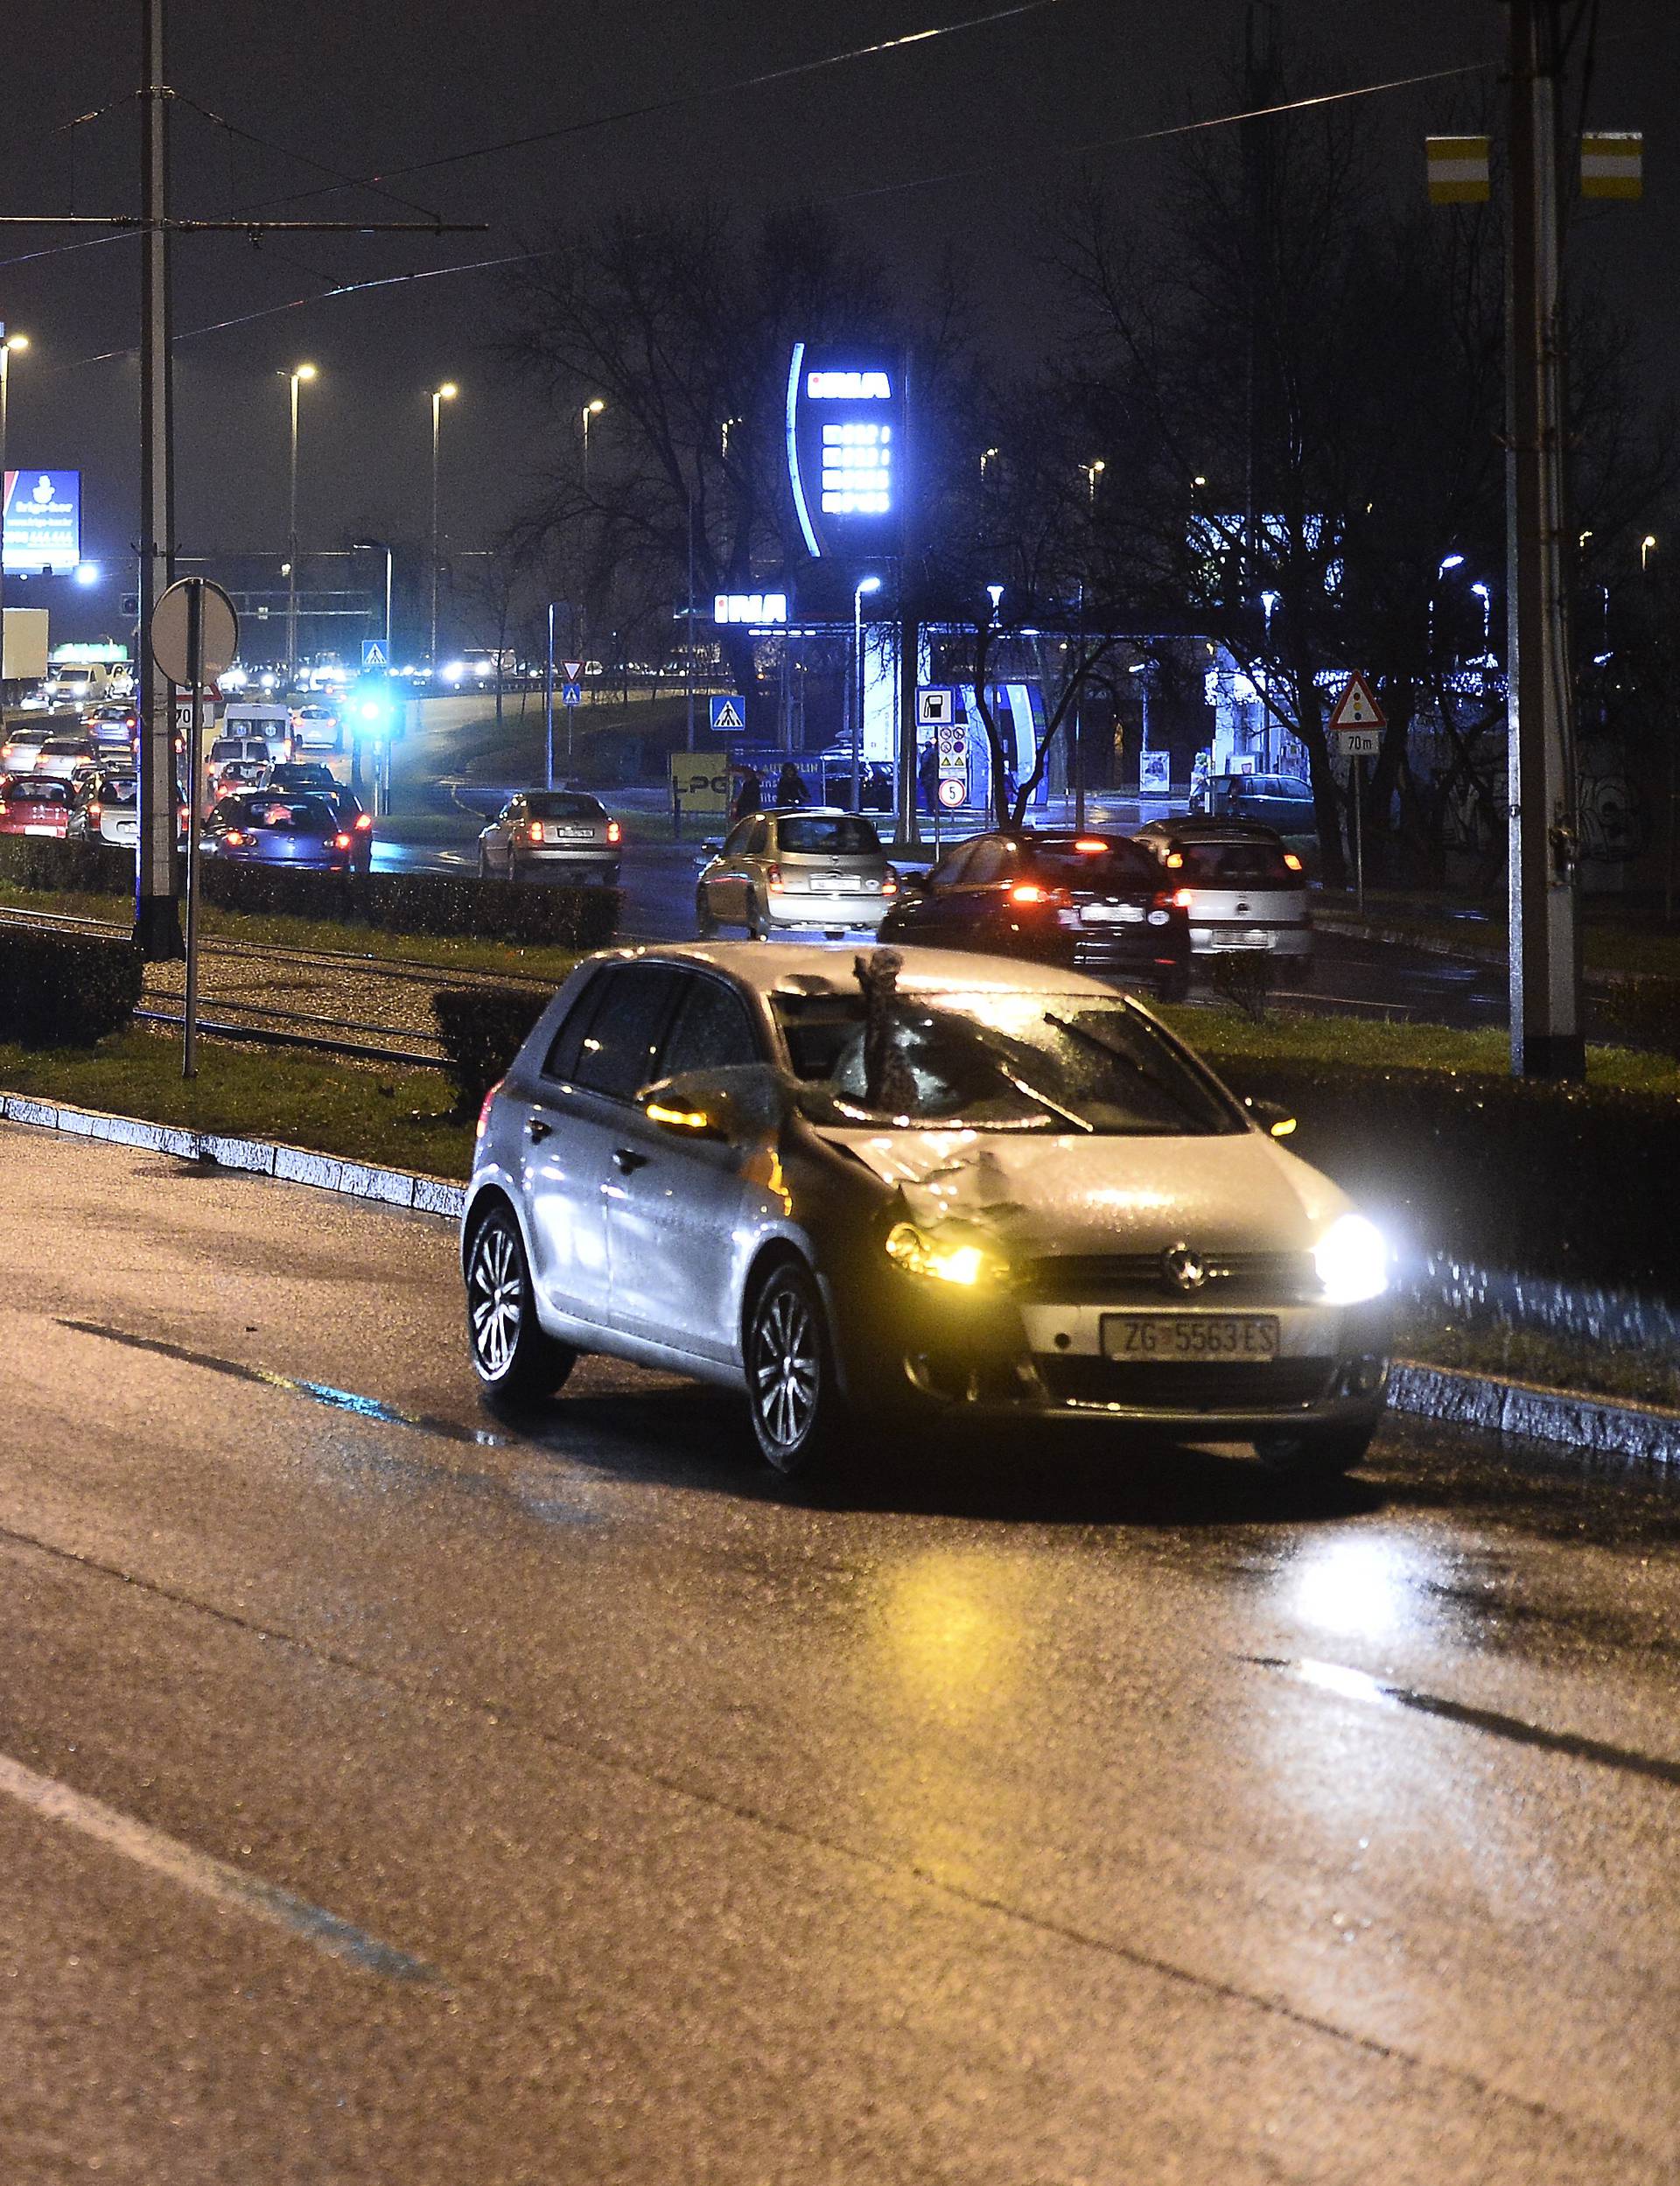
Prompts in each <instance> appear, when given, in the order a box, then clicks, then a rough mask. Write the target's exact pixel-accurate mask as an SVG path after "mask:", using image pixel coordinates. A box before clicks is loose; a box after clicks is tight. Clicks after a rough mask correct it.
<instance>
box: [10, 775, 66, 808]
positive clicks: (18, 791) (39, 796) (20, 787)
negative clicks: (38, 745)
mask: <svg viewBox="0 0 1680 2186" xmlns="http://www.w3.org/2000/svg"><path fill="white" fill-rule="evenodd" d="M6 802H7V803H8V804H68V803H69V802H70V785H69V783H68V782H66V781H49V780H48V779H47V777H46V776H45V774H35V775H33V776H31V777H29V778H27V779H26V780H25V781H9V782H8V783H7V784H6Z"/></svg>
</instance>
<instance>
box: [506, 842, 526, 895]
mask: <svg viewBox="0 0 1680 2186" xmlns="http://www.w3.org/2000/svg"><path fill="white" fill-rule="evenodd" d="M524 877H525V868H524V866H523V865H521V863H520V861H519V859H518V858H515V857H514V853H513V852H512V851H508V853H507V886H509V887H510V888H516V887H518V886H519V884H520V882H521V880H522V879H524Z"/></svg>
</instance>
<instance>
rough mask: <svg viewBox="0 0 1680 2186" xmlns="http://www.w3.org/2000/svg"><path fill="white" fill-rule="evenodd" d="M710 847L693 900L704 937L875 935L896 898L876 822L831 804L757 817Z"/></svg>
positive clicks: (894, 884)
mask: <svg viewBox="0 0 1680 2186" xmlns="http://www.w3.org/2000/svg"><path fill="white" fill-rule="evenodd" d="M708 847H710V848H711V850H712V851H713V852H714V855H713V856H712V858H711V859H710V861H709V862H708V863H707V864H706V865H704V866H703V867H702V868H701V872H700V878H699V880H698V882H697V886H696V888H695V895H694V914H695V921H696V924H697V928H698V930H699V932H700V935H702V937H703V938H707V937H709V936H711V935H713V934H715V933H716V932H717V931H718V928H719V927H720V926H744V927H745V928H746V930H747V932H748V933H749V934H751V935H753V936H754V937H755V938H757V939H762V938H764V936H766V935H769V934H771V933H774V931H775V930H776V928H779V927H791V928H813V927H815V928H817V929H818V930H819V931H821V932H823V933H827V934H836V935H838V934H844V933H867V934H872V933H873V932H874V931H875V929H876V928H877V927H879V924H880V922H881V920H882V918H883V917H884V916H885V915H886V911H887V910H888V908H889V907H890V906H891V905H892V903H893V900H894V898H895V897H896V896H897V894H898V892H899V884H898V881H897V879H896V878H895V876H894V874H893V868H892V866H891V865H888V864H887V862H886V851H885V850H883V849H882V847H881V838H880V837H879V835H877V833H876V832H875V830H874V827H873V826H872V823H870V822H869V821H868V820H865V819H863V818H861V817H860V816H858V815H857V814H856V813H851V812H841V811H837V810H830V809H829V808H828V807H826V806H811V807H809V808H797V809H794V810H791V811H785V812H783V811H778V812H755V813H753V815H752V816H751V817H750V818H748V819H744V820H740V821H739V822H738V823H736V825H735V826H734V827H733V828H732V830H731V831H730V834H729V837H728V839H727V841H725V842H723V843H718V844H711V845H709V846H708Z"/></svg>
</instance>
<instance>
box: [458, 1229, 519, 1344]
mask: <svg viewBox="0 0 1680 2186" xmlns="http://www.w3.org/2000/svg"><path fill="white" fill-rule="evenodd" d="M524 1287H525V1282H524V1270H523V1268H522V1267H521V1265H520V1254H519V1247H518V1244H517V1243H516V1242H515V1240H514V1238H513V1237H511V1236H510V1235H509V1234H508V1230H507V1223H506V1222H505V1221H504V1220H503V1219H501V1218H500V1216H492V1217H491V1219H490V1220H489V1221H488V1222H486V1223H485V1225H484V1227H483V1228H482V1229H481V1230H479V1234H478V1236H477V1237H476V1238H475V1239H474V1241H473V1245H472V1259H471V1261H470V1263H469V1264H468V1267H467V1275H466V1306H467V1314H468V1318H469V1321H470V1323H471V1326H472V1349H473V1351H474V1353H475V1354H476V1356H477V1358H478V1363H479V1371H480V1372H481V1373H482V1374H483V1375H484V1376H485V1377H486V1379H487V1380H489V1381H500V1380H501V1379H502V1378H503V1377H504V1376H505V1375H506V1374H507V1370H508V1368H509V1366H510V1365H511V1364H512V1363H513V1357H514V1351H515V1349H517V1347H518V1343H519V1329H520V1322H521V1320H522V1319H523V1317H524Z"/></svg>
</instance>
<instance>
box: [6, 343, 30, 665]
mask: <svg viewBox="0 0 1680 2186" xmlns="http://www.w3.org/2000/svg"><path fill="white" fill-rule="evenodd" d="M28 347H29V336H28V335H27V334H9V333H7V332H6V330H5V327H4V325H0V689H4V683H5V673H6V383H7V379H8V376H9V375H8V372H7V367H8V365H9V363H10V361H11V353H12V351H13V350H14V349H27V348H28Z"/></svg>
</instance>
